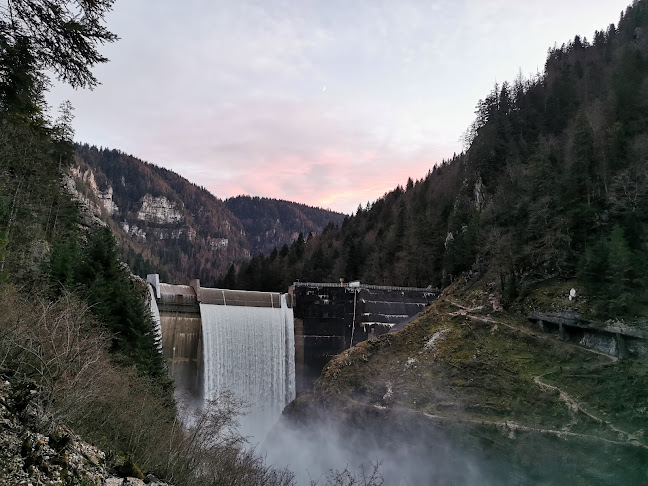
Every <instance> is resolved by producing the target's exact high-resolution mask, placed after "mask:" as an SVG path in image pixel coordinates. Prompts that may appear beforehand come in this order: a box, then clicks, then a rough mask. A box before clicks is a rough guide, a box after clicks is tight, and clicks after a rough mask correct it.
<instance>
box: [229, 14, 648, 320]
mask: <svg viewBox="0 0 648 486" xmlns="http://www.w3.org/2000/svg"><path fill="white" fill-rule="evenodd" d="M647 223H648V3H647V2H645V1H637V2H635V3H634V5H633V6H631V7H629V8H628V9H627V11H626V12H624V13H623V14H622V16H621V19H620V21H619V24H618V26H615V25H610V26H609V27H607V28H606V29H603V30H601V31H598V32H596V34H595V36H594V38H593V39H590V40H588V39H585V38H582V37H579V36H576V37H575V38H574V39H573V40H572V41H570V42H569V43H567V44H564V45H562V46H561V47H558V48H553V49H551V50H550V51H549V54H548V58H547V61H546V65H545V69H544V72H543V73H541V74H538V75H537V76H535V77H533V78H531V79H524V78H522V77H518V78H517V79H515V80H514V81H513V82H511V83H509V82H505V83H502V84H501V85H499V84H498V85H495V86H494V88H493V89H492V91H491V92H490V93H489V94H488V95H487V96H486V97H485V99H483V100H481V101H480V102H479V103H478V105H477V108H476V119H475V121H474V123H473V124H472V125H471V127H469V129H468V130H467V133H466V150H465V152H464V153H461V154H459V155H455V156H454V157H452V158H451V159H448V160H445V161H443V162H442V163H440V164H438V165H437V166H435V167H434V168H432V169H431V170H430V172H429V173H428V175H427V176H426V177H425V178H423V179H422V180H417V181H412V180H409V181H408V183H407V185H406V187H404V188H403V187H397V188H396V189H395V190H393V191H392V192H390V193H388V194H386V195H385V196H384V197H382V198H381V199H379V200H377V201H376V202H375V203H373V204H372V205H370V206H368V207H366V208H359V209H358V211H357V213H356V214H355V215H354V216H352V217H349V218H346V219H345V221H344V222H343V224H342V226H341V227H340V228H337V227H332V226H329V227H328V228H327V229H326V230H325V231H324V232H323V234H321V235H318V236H316V237H314V238H312V239H311V240H310V241H308V242H306V243H305V244H304V242H303V241H297V242H295V243H294V244H293V245H292V246H291V247H290V248H289V247H284V248H283V250H281V251H279V252H277V253H274V254H272V255H271V256H270V257H269V258H268V257H265V258H264V257H257V258H254V259H252V260H251V261H250V262H249V264H247V265H244V266H242V267H241V269H240V271H239V274H238V275H236V276H234V275H230V278H229V280H228V283H229V284H230V285H232V284H233V285H234V286H237V287H240V288H253V287H254V288H258V289H259V290H261V289H263V290H266V289H270V288H273V289H278V288H280V287H281V286H285V285H287V284H289V283H290V282H291V281H293V280H296V279H301V280H306V281H321V280H328V281H337V280H338V279H339V278H340V277H344V278H345V279H347V280H350V279H360V280H362V281H364V282H367V283H374V284H390V285H408V286H417V287H421V286H423V287H424V286H427V285H433V286H446V285H448V284H449V283H451V282H452V281H453V280H454V279H455V278H456V277H457V276H459V275H462V274H463V273H464V272H469V274H470V275H471V276H472V277H475V278H476V277H479V276H480V275H484V274H486V273H492V274H494V276H495V278H496V280H497V281H498V287H499V289H498V290H499V293H501V295H502V298H503V302H504V303H510V302H512V301H513V300H514V299H515V298H516V297H517V296H518V295H519V294H520V292H523V291H525V289H527V288H528V287H529V286H530V285H532V284H533V283H535V282H538V281H541V280H543V279H547V278H550V277H555V276H559V277H578V278H579V279H580V280H581V281H582V282H583V285H585V286H586V289H587V291H588V293H589V294H590V295H591V296H593V297H597V300H598V304H597V312H598V313H600V314H604V315H609V314H613V313H617V314H629V315H637V314H642V315H643V314H645V313H646V308H645V305H644V304H643V302H645V295H646V289H647V287H648V277H646V275H648V271H647V270H648V251H647V250H648V246H647V245H648V226H647ZM259 285H260V286H261V287H259Z"/></svg>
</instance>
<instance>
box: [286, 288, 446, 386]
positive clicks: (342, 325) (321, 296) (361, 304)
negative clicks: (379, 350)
mask: <svg viewBox="0 0 648 486" xmlns="http://www.w3.org/2000/svg"><path fill="white" fill-rule="evenodd" d="M290 294H292V296H293V312H294V316H295V373H296V380H295V381H296V386H297V395H302V394H304V393H309V392H311V391H312V389H313V385H314V383H315V380H317V378H318V377H319V376H320V374H321V372H322V369H323V368H324V366H326V363H328V362H329V360H330V359H331V358H332V357H333V356H335V355H337V354H339V353H341V352H342V351H344V350H345V349H348V348H350V347H351V346H353V345H354V344H358V343H359V342H362V341H366V340H367V339H375V338H376V337H377V336H379V335H381V334H385V333H388V332H393V331H396V330H398V329H401V328H402V327H404V326H405V324H407V323H408V322H410V321H411V320H412V319H414V318H415V317H416V316H417V315H418V314H420V313H421V312H422V311H423V310H424V309H425V308H426V307H427V306H428V305H430V304H431V303H432V302H433V301H434V300H436V299H437V298H438V297H439V295H440V291H439V290H437V289H433V288H412V287H387V286H378V285H365V284H361V283H360V282H350V283H346V284H344V283H337V284H333V283H312V282H295V283H294V284H293V286H292V287H291V288H290Z"/></svg>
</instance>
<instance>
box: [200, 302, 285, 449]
mask: <svg viewBox="0 0 648 486" xmlns="http://www.w3.org/2000/svg"><path fill="white" fill-rule="evenodd" d="M223 292H224V291H223ZM269 295H270V296H271V297H272V295H273V294H269ZM224 300H225V302H226V300H227V299H226V298H225V299H224ZM200 315H201V317H202V332H203V363H204V368H203V373H204V380H203V381H204V388H203V396H204V398H205V400H211V399H216V398H217V397H218V394H219V392H221V391H223V390H229V391H230V392H232V393H233V394H234V396H235V397H236V398H237V399H239V400H242V401H243V402H245V403H246V404H247V405H248V407H249V408H248V409H247V410H246V415H245V417H242V418H241V419H240V421H241V425H242V433H243V435H256V436H257V437H258V436H263V435H265V434H266V433H267V432H268V431H269V430H270V428H271V427H272V425H273V424H274V422H275V421H276V420H277V418H278V417H279V416H280V415H281V412H282V411H283V409H284V407H285V406H286V405H288V403H290V402H291V401H292V400H293V399H294V398H295V342H294V330H293V313H292V309H290V308H288V305H287V303H286V296H285V295H281V296H280V301H279V302H274V303H273V306H272V307H251V306H247V305H245V306H238V305H227V303H225V304H223V305H213V304H202V303H201V304H200Z"/></svg>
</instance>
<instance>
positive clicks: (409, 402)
mask: <svg viewBox="0 0 648 486" xmlns="http://www.w3.org/2000/svg"><path fill="white" fill-rule="evenodd" d="M493 287H494V285H493ZM544 291H549V290H547V289H544V290H543V292H544ZM564 299H565V297H563V300H564ZM556 304H557V306H560V305H561V303H560V302H556ZM562 305H563V306H564V303H563V304H562ZM495 307H497V305H495ZM647 364H648V363H646V360H645V358H635V359H629V360H618V359H616V358H615V357H613V356H608V355H604V354H602V353H600V352H597V351H593V350H590V349H586V348H583V347H580V346H578V345H574V344H573V343H569V342H563V341H561V340H559V339H558V338H557V337H556V336H554V335H551V334H544V333H542V332H540V331H539V329H538V328H537V327H533V326H531V325H530V322H529V321H527V320H526V319H525V317H524V316H523V315H521V314H518V313H513V312H506V311H502V310H498V311H495V310H494V307H493V295H492V293H491V292H488V291H486V290H485V287H481V288H479V289H474V288H473V289H471V290H467V291H464V290H463V289H462V288H461V286H459V285H455V286H453V287H452V288H451V289H449V291H447V292H446V294H445V295H444V296H443V297H441V298H440V299H439V300H438V301H437V302H436V303H434V304H433V305H432V306H431V307H430V308H429V309H428V310H427V311H426V312H425V313H424V314H423V315H422V316H421V317H420V318H419V319H418V320H416V321H414V322H412V323H410V324H409V325H408V326H407V327H406V328H404V329H403V330H402V331H400V332H398V333H394V334H387V335H384V336H382V337H380V338H379V339H378V340H376V341H373V342H365V343H361V344H359V345H357V346H355V347H353V348H352V349H350V350H348V351H347V352H345V353H343V354H341V355H339V356H337V357H336V358H334V359H333V360H332V361H331V362H330V364H329V365H328V366H327V367H326V368H325V370H324V372H323V374H322V377H321V378H320V380H319V381H318V382H317V384H316V388H315V392H314V394H313V395H312V396H306V397H302V398H300V399H298V400H297V401H296V402H294V403H293V404H292V406H291V407H290V408H289V409H288V410H287V411H286V417H287V419H288V421H289V422H290V423H292V424H301V425H303V426H305V427H308V428H314V429H315V430H316V427H315V426H314V424H316V423H318V421H320V420H325V418H326V417H327V416H330V415H331V414H332V413H335V414H339V415H340V417H341V425H340V430H344V431H345V434H348V435H349V436H352V435H353V434H355V433H356V431H358V430H360V431H364V432H362V433H366V431H367V430H370V431H371V436H372V437H375V438H376V440H378V441H381V442H384V447H383V448H382V451H383V452H384V451H391V449H390V445H394V446H395V444H396V443H397V442H398V440H402V441H403V444H405V447H411V448H412V449H413V451H412V454H413V455H415V456H416V455H420V456H422V457H426V456H427V457H431V459H429V461H428V462H431V463H432V464H433V467H432V468H431V471H432V472H430V473H429V474H430V476H427V478H428V480H429V478H431V477H434V475H433V471H434V470H435V468H436V469H438V470H443V468H444V467H445V466H444V464H443V461H444V459H441V458H443V457H444V456H443V454H440V455H439V456H438V457H437V459H434V458H433V457H434V454H433V453H432V451H434V450H435V449H434V447H435V446H433V445H431V444H429V443H428V442H427V441H428V437H435V438H436V439H435V440H436V441H437V446H436V447H438V443H443V444H446V446H447V447H446V449H451V450H455V451H458V452H457V454H460V455H465V456H470V457H471V463H472V464H473V465H474V466H475V468H476V470H478V471H479V477H480V478H481V481H482V483H481V484H511V483H515V484H518V483H516V482H515V481H520V482H519V484H588V485H595V484H600V485H603V484H641V483H642V482H645V481H646V480H647V479H648V437H647V436H646V430H648V408H647V407H646V404H648V391H647V390H648V366H647ZM396 437H397V438H398V440H396V439H395V438H396ZM391 454H392V452H388V454H387V455H388V457H382V459H383V462H384V465H385V467H386V468H387V470H386V471H385V475H386V476H390V475H391V476H392V477H398V474H402V475H404V476H405V477H409V478H410V480H411V478H412V476H411V471H398V470H397V471H396V472H394V471H393V470H391V471H390V469H389V468H390V467H393V465H392V464H390V462H389V456H390V455H391ZM396 467H397V468H398V467H399V466H396ZM455 473H456V471H455ZM453 474H454V473H453V472H452V471H447V472H446V473H444V475H442V476H437V478H438V479H439V481H442V480H447V481H453V480H454V481H459V484H462V482H461V481H462V480H463V481H466V478H465V477H464V476H461V475H460V474H455V475H454V476H453ZM462 478H463V479H462ZM516 478H517V479H516ZM439 484H443V483H439Z"/></svg>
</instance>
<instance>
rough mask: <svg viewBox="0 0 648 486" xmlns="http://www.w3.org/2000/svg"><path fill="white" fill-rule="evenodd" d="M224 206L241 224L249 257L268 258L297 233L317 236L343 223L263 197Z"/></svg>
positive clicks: (303, 207) (245, 198) (239, 199)
mask: <svg viewBox="0 0 648 486" xmlns="http://www.w3.org/2000/svg"><path fill="white" fill-rule="evenodd" d="M225 206H227V208H228V209H229V210H230V211H231V212H232V213H233V214H234V215H235V216H236V217H237V218H238V219H239V221H240V222H241V223H242V224H243V227H244V228H245V233H246V235H247V238H248V240H249V242H250V245H251V250H252V254H253V255H259V254H261V253H263V254H265V255H269V254H270V253H272V250H273V249H274V248H277V247H281V246H282V245H284V244H285V243H289V242H293V241H296V240H297V238H298V237H299V234H300V233H301V234H302V235H308V234H309V233H321V232H322V229H323V228H325V227H326V225H328V224H329V223H333V224H335V225H339V224H341V223H342V220H343V219H344V215H343V214H340V213H336V212H335V211H329V210H325V209H320V208H314V207H312V206H307V205H305V204H299V203H295V202H289V201H282V200H280V199H271V198H267V197H251V196H237V197H231V198H229V199H226V200H225Z"/></svg>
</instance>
